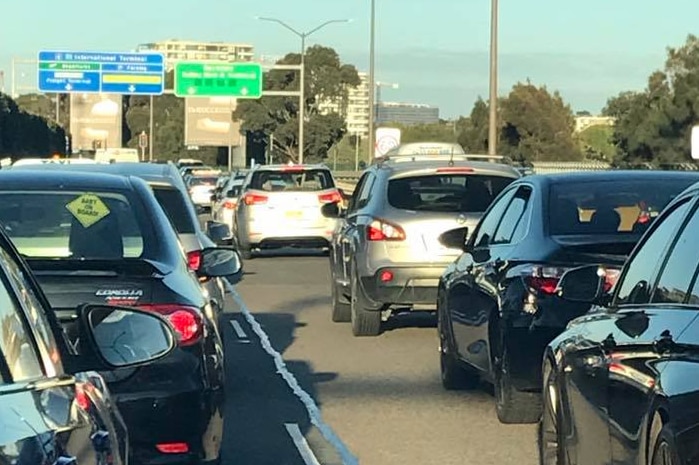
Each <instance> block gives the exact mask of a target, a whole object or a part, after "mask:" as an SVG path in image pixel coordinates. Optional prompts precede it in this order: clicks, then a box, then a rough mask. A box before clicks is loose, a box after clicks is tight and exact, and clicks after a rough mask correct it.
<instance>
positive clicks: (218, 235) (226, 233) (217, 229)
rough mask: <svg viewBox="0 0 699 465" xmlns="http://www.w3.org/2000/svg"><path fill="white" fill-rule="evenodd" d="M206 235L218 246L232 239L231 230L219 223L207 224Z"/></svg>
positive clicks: (211, 222) (210, 222)
mask: <svg viewBox="0 0 699 465" xmlns="http://www.w3.org/2000/svg"><path fill="white" fill-rule="evenodd" d="M206 234H207V235H208V236H209V237H210V238H211V240H212V241H214V242H215V243H217V244H223V243H225V242H226V241H227V240H228V239H230V238H231V228H230V227H229V226H228V225H227V224H225V223H219V222H218V221H207V222H206Z"/></svg>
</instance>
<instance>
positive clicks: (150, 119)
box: [144, 95, 155, 162]
mask: <svg viewBox="0 0 699 465" xmlns="http://www.w3.org/2000/svg"><path fill="white" fill-rule="evenodd" d="M154 102H155V99H154V98H153V96H152V95H151V96H150V109H149V112H148V113H149V115H148V161H150V162H152V161H153V103H154ZM144 158H145V157H144Z"/></svg>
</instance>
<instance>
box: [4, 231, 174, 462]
mask: <svg viewBox="0 0 699 465" xmlns="http://www.w3.org/2000/svg"><path fill="white" fill-rule="evenodd" d="M0 229H1V228H0ZM0 301H1V302H2V305H0V322H1V323H0V384H1V386H2V388H0V424H1V425H2V427H0V463H3V464H15V465H43V464H77V465H126V464H127V463H128V462H127V460H128V457H127V455H126V454H127V453H128V438H127V437H126V436H125V434H126V432H125V430H124V428H123V425H120V424H118V423H117V422H115V418H116V419H118V418H119V413H118V410H117V409H116V408H115V407H114V406H113V405H111V404H110V399H109V395H108V392H107V391H106V390H105V389H104V387H103V386H101V385H100V384H99V382H100V381H99V379H98V377H97V376H96V375H95V373H94V372H92V370H100V371H101V372H103V373H104V372H111V371H113V370H117V371H118V370H121V369H129V370H139V369H141V368H139V367H143V366H144V365H145V364H147V363H153V362H156V361H158V360H159V359H162V358H165V357H168V356H169V355H170V354H171V352H172V351H173V350H175V345H176V341H175V335H174V334H173V332H172V329H171V327H170V325H169V324H168V323H167V322H166V321H165V320H164V319H163V318H162V317H160V316H158V315H156V314H153V313H150V312H144V311H140V310H135V309H126V308H119V307H112V306H106V305H104V304H97V305H81V306H78V307H74V308H73V313H74V315H75V328H74V329H75V333H76V335H77V336H78V340H79V344H78V346H77V347H73V346H72V345H71V344H69V343H68V341H67V340H66V338H65V333H64V332H63V329H62V328H61V326H60V325H59V324H58V320H57V317H56V315H55V313H54V311H53V310H52V309H51V307H50V306H49V303H48V301H47V299H46V297H45V295H44V294H43V292H42V290H41V288H40V287H39V285H38V284H37V281H36V280H35V278H34V276H33V275H32V273H31V271H30V270H29V268H28V267H27V266H26V264H25V262H24V261H23V260H22V258H21V257H20V255H19V253H18V252H17V250H16V249H15V247H14V246H13V245H12V243H11V242H10V240H9V239H8V237H7V235H6V234H5V232H4V230H3V231H0ZM115 324H118V325H119V331H118V332H115V331H113V330H109V327H110V326H113V325H115ZM142 338H145V339H147V340H148V341H149V343H148V344H147V345H145V344H142V342H141V339H142ZM136 346H138V347H139V349H138V350H134V347H136ZM78 351H79V353H78Z"/></svg>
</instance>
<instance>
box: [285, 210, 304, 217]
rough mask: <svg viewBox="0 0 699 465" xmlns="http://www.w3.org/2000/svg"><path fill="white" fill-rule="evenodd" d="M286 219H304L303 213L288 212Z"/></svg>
mask: <svg viewBox="0 0 699 465" xmlns="http://www.w3.org/2000/svg"><path fill="white" fill-rule="evenodd" d="M286 217H287V218H293V219H298V218H302V217H303V212H301V211H290V212H286Z"/></svg>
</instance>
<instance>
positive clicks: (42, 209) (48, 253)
mask: <svg viewBox="0 0 699 465" xmlns="http://www.w3.org/2000/svg"><path fill="white" fill-rule="evenodd" d="M0 224H2V227H3V229H4V230H5V232H6V233H7V235H8V236H9V237H10V239H11V240H12V242H13V243H14V244H15V246H16V247H17V249H18V250H19V252H20V253H21V254H22V255H24V256H26V257H30V258H76V259H105V260H119V259H123V258H136V257H140V256H141V255H142V254H143V249H144V241H143V235H142V233H141V228H140V227H139V223H138V220H137V215H136V212H134V210H133V208H132V205H131V203H130V202H129V200H128V199H127V198H126V197H125V196H124V195H122V194H118V193H110V192H102V193H100V192H79V191H75V192H66V191H24V192H15V191H5V192H0Z"/></svg>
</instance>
